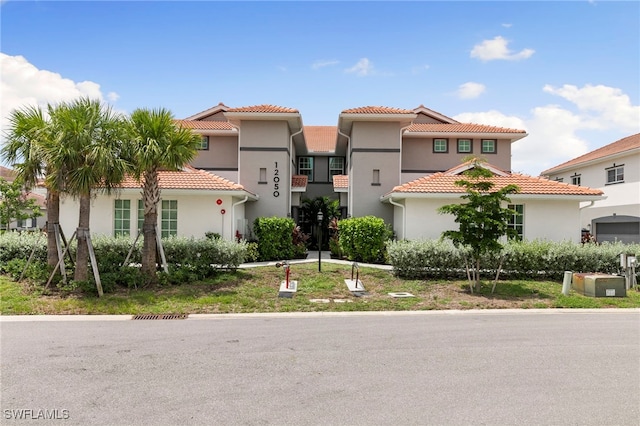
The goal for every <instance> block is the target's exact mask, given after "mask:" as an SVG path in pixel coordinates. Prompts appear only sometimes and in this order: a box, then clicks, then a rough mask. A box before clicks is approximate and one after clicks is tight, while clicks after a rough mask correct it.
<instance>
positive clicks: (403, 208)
mask: <svg viewBox="0 0 640 426" xmlns="http://www.w3.org/2000/svg"><path fill="white" fill-rule="evenodd" d="M389 203H391V204H393V205H394V206H398V207H400V208H401V209H402V238H400V239H402V240H404V236H405V234H406V233H407V230H406V225H407V218H406V216H407V213H406V210H405V207H404V204H400V203H396V202H395V201H393V197H391V196H390V197H389Z"/></svg>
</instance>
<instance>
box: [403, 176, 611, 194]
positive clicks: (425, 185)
mask: <svg viewBox="0 0 640 426" xmlns="http://www.w3.org/2000/svg"><path fill="white" fill-rule="evenodd" d="M461 178H462V176H460V175H454V174H447V173H442V172H441V173H435V174H433V175H429V176H424V177H421V178H419V179H416V180H414V181H411V182H408V183H405V184H404V185H400V186H396V187H395V188H393V191H391V193H423V194H429V193H435V194H462V193H464V192H465V191H464V188H463V187H460V186H457V185H456V184H455V182H456V181H457V180H460V179H461ZM491 181H492V182H493V183H494V185H495V186H494V189H495V190H498V189H501V188H504V187H505V186H507V185H510V184H515V185H518V187H519V188H520V192H519V194H524V195H582V196H598V195H602V194H603V192H602V191H601V190H599V189H592V188H589V187H586V186H577V185H571V184H568V183H563V182H557V181H552V180H548V179H544V178H540V177H532V176H528V175H521V174H509V175H507V176H494V177H493V178H491Z"/></svg>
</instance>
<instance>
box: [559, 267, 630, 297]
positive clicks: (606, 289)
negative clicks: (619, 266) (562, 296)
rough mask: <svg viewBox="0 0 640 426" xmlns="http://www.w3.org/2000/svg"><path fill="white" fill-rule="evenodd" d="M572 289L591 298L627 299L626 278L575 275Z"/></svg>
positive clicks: (601, 275) (603, 275)
mask: <svg viewBox="0 0 640 426" xmlns="http://www.w3.org/2000/svg"><path fill="white" fill-rule="evenodd" d="M571 288H573V289H574V290H575V291H576V292H578V293H580V294H583V295H585V296H591V297H627V287H626V285H625V280H624V277H620V276H617V275H608V274H579V273H575V274H573V279H572V280H571Z"/></svg>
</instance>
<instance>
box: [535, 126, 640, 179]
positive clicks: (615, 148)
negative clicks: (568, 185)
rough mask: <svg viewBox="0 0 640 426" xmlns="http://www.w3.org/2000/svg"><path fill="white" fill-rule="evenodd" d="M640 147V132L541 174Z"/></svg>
mask: <svg viewBox="0 0 640 426" xmlns="http://www.w3.org/2000/svg"><path fill="white" fill-rule="evenodd" d="M637 148H640V133H637V134H635V135H631V136H627V137H626V138H623V139H620V140H618V141H615V142H613V143H610V144H609V145H605V146H603V147H601V148H598V149H596V150H594V151H591V152H588V153H586V154H584V155H581V156H580V157H576V158H574V159H572V160H569V161H566V162H564V163H562V164H560V165H557V166H555V167H552V168H550V169H547V170H545V171H543V172H542V173H540V174H541V175H548V174H550V173H553V172H556V171H558V170H562V169H565V168H567V167H572V166H577V165H578V164H582V163H586V162H588V161H594V160H599V159H601V158H605V157H608V156H610V155H614V154H620V153H622V152H625V151H631V150H632V149H637Z"/></svg>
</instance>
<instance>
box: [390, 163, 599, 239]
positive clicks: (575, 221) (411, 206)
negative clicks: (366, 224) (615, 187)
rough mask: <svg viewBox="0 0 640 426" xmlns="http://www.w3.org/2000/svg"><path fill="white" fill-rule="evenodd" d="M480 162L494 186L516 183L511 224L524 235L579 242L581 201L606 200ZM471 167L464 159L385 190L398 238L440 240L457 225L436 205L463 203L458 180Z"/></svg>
mask: <svg viewBox="0 0 640 426" xmlns="http://www.w3.org/2000/svg"><path fill="white" fill-rule="evenodd" d="M479 166H480V167H483V168H485V169H488V170H490V171H491V172H492V173H493V177H492V178H491V181H492V182H493V183H494V189H495V190H498V189H501V188H503V187H505V186H507V185H509V184H514V185H517V186H518V188H519V192H518V193H515V194H510V195H509V198H510V200H511V203H510V204H508V207H509V208H511V209H512V210H514V211H515V212H517V213H516V214H514V215H513V217H512V218H511V220H510V223H509V225H510V226H511V227H512V228H513V229H515V230H516V232H517V233H518V236H519V238H520V239H525V240H534V239H545V240H553V241H574V242H578V241H580V221H579V218H580V211H579V204H580V202H581V201H595V200H601V199H602V191H600V190H598V189H591V188H587V187H581V186H576V185H569V184H566V183H561V182H554V181H549V180H547V179H542V178H539V177H531V176H527V175H521V174H515V173H514V174H512V173H509V172H505V171H503V170H500V169H499V168H497V167H495V166H493V165H491V164H486V163H485V164H480V165H479ZM472 167H474V165H473V164H472V163H471V162H466V163H465V164H462V165H460V166H458V167H455V168H452V169H450V170H447V171H446V172H441V173H435V174H432V175H429V176H424V177H422V178H419V179H416V180H414V181H411V182H408V183H406V184H404V185H399V186H396V187H395V188H393V190H391V191H390V192H388V193H387V194H385V195H384V196H383V197H382V198H381V200H382V202H384V203H389V204H390V205H393V207H394V221H393V223H394V230H395V232H396V236H397V237H398V238H400V239H410V240H414V239H438V238H440V237H441V235H442V232H443V231H446V230H449V229H457V228H458V224H456V223H455V217H454V216H453V215H450V214H439V213H438V208H440V207H442V206H444V205H446V204H455V203H462V202H463V201H464V200H461V199H460V196H461V195H464V194H465V188H464V187H461V186H458V185H456V184H455V182H456V181H458V180H460V179H463V178H464V176H461V175H462V174H463V173H464V172H465V171H467V170H469V169H470V168H472ZM505 207H507V206H505Z"/></svg>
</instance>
